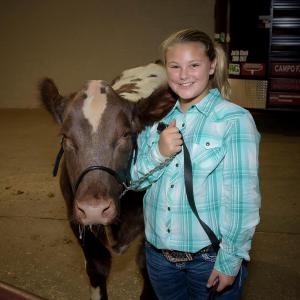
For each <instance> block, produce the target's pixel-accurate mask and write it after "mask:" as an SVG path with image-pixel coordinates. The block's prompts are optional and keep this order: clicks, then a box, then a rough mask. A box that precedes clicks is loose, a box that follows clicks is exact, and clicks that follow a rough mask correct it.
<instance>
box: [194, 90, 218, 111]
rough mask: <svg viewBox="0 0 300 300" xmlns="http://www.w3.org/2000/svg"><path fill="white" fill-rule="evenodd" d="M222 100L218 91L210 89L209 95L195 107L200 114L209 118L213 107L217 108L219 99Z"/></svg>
mask: <svg viewBox="0 0 300 300" xmlns="http://www.w3.org/2000/svg"><path fill="white" fill-rule="evenodd" d="M219 98H220V92H219V90H218V89H210V90H209V91H208V94H207V95H206V96H205V97H204V98H203V99H202V100H201V101H200V102H198V103H197V104H195V107H196V108H197V109H198V111H199V112H201V113H203V114H204V115H206V116H208V115H209V114H210V112H211V110H212V108H213V107H215V105H216V103H217V99H219Z"/></svg>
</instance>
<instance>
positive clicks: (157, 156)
mask: <svg viewBox="0 0 300 300" xmlns="http://www.w3.org/2000/svg"><path fill="white" fill-rule="evenodd" d="M151 158H152V159H153V161H154V162H155V163H158V164H161V163H163V162H165V161H166V160H167V159H168V157H166V156H164V155H162V154H161V153H160V151H159V148H158V143H156V144H154V145H153V147H152V149H151Z"/></svg>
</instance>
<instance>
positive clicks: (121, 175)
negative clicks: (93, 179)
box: [52, 133, 137, 198]
mask: <svg viewBox="0 0 300 300" xmlns="http://www.w3.org/2000/svg"><path fill="white" fill-rule="evenodd" d="M64 139H65V138H64V137H62V139H61V143H60V149H59V151H58V153H57V155H56V158H55V163H54V167H53V172H52V175H53V176H54V177H55V176H56V175H57V172H58V168H59V164H60V161H61V159H62V156H63V154H64V146H63V143H64ZM131 140H132V146H133V147H132V152H131V154H130V156H129V159H128V164H127V167H126V168H125V169H121V170H119V171H115V170H113V169H111V168H109V167H106V166H101V165H99V166H98V165H92V166H89V167H87V168H85V169H84V170H83V171H82V172H81V173H80V175H79V176H78V178H77V180H76V181H75V184H74V185H73V194H74V195H75V194H76V192H77V190H78V187H79V185H80V183H81V182H82V180H83V178H84V176H85V175H86V174H88V173H89V172H92V171H95V170H100V171H104V172H106V173H108V174H110V175H111V176H113V177H114V178H115V180H116V181H117V182H118V183H119V184H120V185H122V186H123V187H124V188H125V191H127V188H128V184H129V182H130V167H131V163H132V160H133V162H134V163H135V162H136V158H137V134H136V133H131ZM124 194H125V193H124V191H123V192H122V193H121V195H120V198H121V197H122V196H123V195H124Z"/></svg>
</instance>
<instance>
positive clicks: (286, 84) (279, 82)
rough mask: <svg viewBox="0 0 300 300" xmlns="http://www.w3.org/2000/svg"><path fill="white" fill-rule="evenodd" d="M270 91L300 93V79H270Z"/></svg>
mask: <svg viewBox="0 0 300 300" xmlns="http://www.w3.org/2000/svg"><path fill="white" fill-rule="evenodd" d="M271 90H273V91H274V90H277V91H278V90H279V91H280V90H284V91H300V79H298V78H297V79H294V78H272V79H271Z"/></svg>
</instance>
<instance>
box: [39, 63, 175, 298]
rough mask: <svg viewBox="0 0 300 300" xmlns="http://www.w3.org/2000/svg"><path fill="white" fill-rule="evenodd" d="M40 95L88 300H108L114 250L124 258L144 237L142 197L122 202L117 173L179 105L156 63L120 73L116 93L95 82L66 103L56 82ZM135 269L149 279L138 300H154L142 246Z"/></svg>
mask: <svg viewBox="0 0 300 300" xmlns="http://www.w3.org/2000/svg"><path fill="white" fill-rule="evenodd" d="M39 90H40V94H41V100H42V102H43V104H44V105H45V107H46V108H47V110H48V111H49V112H50V113H51V114H52V116H53V117H54V119H55V120H56V122H57V123H59V124H60V126H61V128H60V134H61V135H62V137H63V139H62V147H63V150H64V159H63V161H62V166H61V175H60V187H61V191H62V194H63V196H64V199H65V201H66V203H67V208H68V217H69V221H70V225H71V228H72V230H73V232H74V234H75V235H76V237H77V239H78V241H79V243H80V245H81V247H82V249H83V252H84V255H85V259H86V271H87V274H88V276H89V279H90V284H91V299H92V300H96V299H97V300H99V299H107V289H106V280H107V277H108V274H109V271H110V267H111V253H110V251H111V249H113V250H114V251H117V252H119V253H121V252H123V251H124V250H125V249H126V248H127V247H128V245H129V243H130V242H131V241H132V240H134V239H135V238H136V237H137V236H138V235H139V234H143V230H144V224H143V211H142V196H143V194H142V193H134V192H128V193H127V194H125V196H124V197H122V198H121V199H119V196H120V194H121V192H122V185H121V184H120V182H119V181H118V180H117V179H118V178H117V177H114V176H113V175H114V173H113V172H117V175H120V170H122V171H123V173H124V171H126V170H128V167H129V165H130V163H131V158H132V154H133V150H134V149H133V148H134V139H133V138H132V137H133V136H134V135H135V134H136V133H139V132H140V131H141V130H142V129H143V128H144V127H145V126H147V125H150V124H153V122H155V121H157V120H159V119H160V118H161V117H162V116H163V115H164V114H165V113H166V112H167V111H168V110H169V109H170V107H171V106H172V105H173V104H174V98H173V97H172V95H171V94H170V92H169V90H168V88H167V84H166V77H165V71H164V68H163V67H162V66H161V65H159V64H153V63H151V64H149V65H146V66H143V67H138V68H134V69H130V70H127V71H125V72H123V73H122V74H121V76H120V77H119V78H118V79H116V80H115V81H114V82H113V84H112V86H111V85H109V84H107V83H106V82H104V81H100V80H91V81H89V82H88V83H87V84H86V85H85V86H84V87H83V88H82V89H80V90H79V91H78V92H76V93H73V94H72V95H70V96H68V97H63V96H61V95H60V94H59V92H58V89H57V88H56V86H55V84H54V82H53V81H52V80H51V79H44V80H42V81H41V83H40V85H39ZM93 166H101V167H103V168H94V169H93ZM91 167H92V168H91ZM105 168H107V169H108V170H111V173H110V172H107V171H106V169H105ZM85 170H88V172H86V173H85V174H83V173H84V172H85ZM82 174H83V175H82ZM79 178H80V179H79ZM108 233H109V234H108ZM108 235H110V236H108ZM109 240H110V241H114V242H113V245H109V244H110V242H109ZM137 262H138V265H139V268H140V271H141V273H142V275H143V277H144V286H143V290H142V293H141V299H156V297H155V295H154V292H153V290H152V287H151V285H150V283H149V280H148V277H147V272H146V269H145V259H144V251H143V242H142V243H141V245H140V250H139V251H138V257H137Z"/></svg>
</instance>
